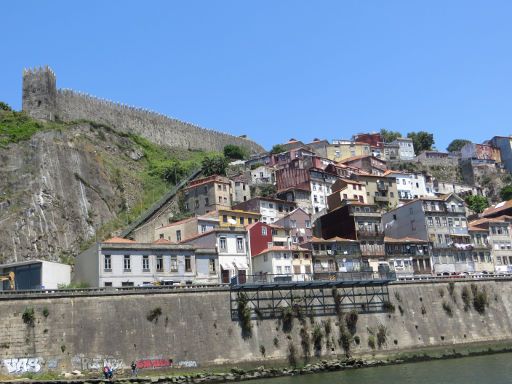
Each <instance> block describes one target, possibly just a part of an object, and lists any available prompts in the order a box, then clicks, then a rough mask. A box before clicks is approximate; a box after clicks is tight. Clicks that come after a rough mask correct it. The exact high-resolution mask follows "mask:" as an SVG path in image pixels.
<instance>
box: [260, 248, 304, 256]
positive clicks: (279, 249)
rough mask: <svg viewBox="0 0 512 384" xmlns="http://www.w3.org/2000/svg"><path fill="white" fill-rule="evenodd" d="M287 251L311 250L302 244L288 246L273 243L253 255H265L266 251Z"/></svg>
mask: <svg viewBox="0 0 512 384" xmlns="http://www.w3.org/2000/svg"><path fill="white" fill-rule="evenodd" d="M285 251H287V252H310V250H309V249H307V248H302V247H301V246H298V245H292V246H291V247H288V246H286V245H273V246H272V247H269V248H266V249H264V250H263V251H261V252H260V253H258V254H256V255H252V257H256V256H259V255H263V254H264V253H268V252H285Z"/></svg>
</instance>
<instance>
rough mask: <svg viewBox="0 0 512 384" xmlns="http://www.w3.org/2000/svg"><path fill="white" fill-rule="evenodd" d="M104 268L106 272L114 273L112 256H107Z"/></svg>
mask: <svg viewBox="0 0 512 384" xmlns="http://www.w3.org/2000/svg"><path fill="white" fill-rule="evenodd" d="M104 268H105V272H111V271H112V256H110V255H105V260H104Z"/></svg>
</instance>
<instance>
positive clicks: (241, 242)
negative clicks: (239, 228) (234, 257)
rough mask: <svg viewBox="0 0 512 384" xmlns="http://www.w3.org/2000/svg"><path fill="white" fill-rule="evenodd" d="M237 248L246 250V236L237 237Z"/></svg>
mask: <svg viewBox="0 0 512 384" xmlns="http://www.w3.org/2000/svg"><path fill="white" fill-rule="evenodd" d="M236 250H237V251H243V250H244V238H243V237H237V238H236Z"/></svg>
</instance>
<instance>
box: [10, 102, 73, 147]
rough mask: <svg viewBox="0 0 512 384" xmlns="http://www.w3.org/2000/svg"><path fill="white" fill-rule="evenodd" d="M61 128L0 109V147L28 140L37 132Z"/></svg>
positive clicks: (61, 126)
mask: <svg viewBox="0 0 512 384" xmlns="http://www.w3.org/2000/svg"><path fill="white" fill-rule="evenodd" d="M2 105H6V104H5V103H2ZM63 127H64V125H63V124H58V123H45V122H40V121H36V120H33V119H31V118H30V117H29V116H27V115H26V114H25V113H23V112H16V111H12V110H9V109H5V108H0V147H4V146H6V145H7V144H11V143H18V142H20V141H23V140H28V139H30V138H31V137H32V135H34V134H35V133H36V132H38V131H43V130H48V129H59V128H63Z"/></svg>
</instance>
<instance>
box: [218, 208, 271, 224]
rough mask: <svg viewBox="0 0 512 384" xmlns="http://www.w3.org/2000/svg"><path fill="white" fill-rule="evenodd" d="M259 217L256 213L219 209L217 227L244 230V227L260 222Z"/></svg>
mask: <svg viewBox="0 0 512 384" xmlns="http://www.w3.org/2000/svg"><path fill="white" fill-rule="evenodd" d="M260 219H261V215H260V214H259V213H257V212H249V211H242V210H239V209H219V226H220V227H221V228H224V227H235V228H244V227H245V226H246V225H250V224H252V223H257V222H258V221H260Z"/></svg>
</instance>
